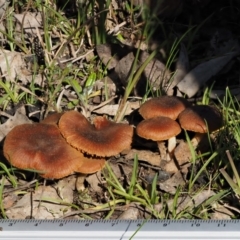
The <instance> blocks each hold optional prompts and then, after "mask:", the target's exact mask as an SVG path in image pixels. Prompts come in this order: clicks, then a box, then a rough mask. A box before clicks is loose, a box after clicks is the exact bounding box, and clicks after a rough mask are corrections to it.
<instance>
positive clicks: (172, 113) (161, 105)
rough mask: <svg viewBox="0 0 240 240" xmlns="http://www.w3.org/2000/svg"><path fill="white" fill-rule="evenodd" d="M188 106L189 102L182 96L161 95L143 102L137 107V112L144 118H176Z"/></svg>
mask: <svg viewBox="0 0 240 240" xmlns="http://www.w3.org/2000/svg"><path fill="white" fill-rule="evenodd" d="M189 106H190V103H189V102H188V101H187V100H186V99H184V98H181V97H175V96H161V97H157V98H152V99H150V100H148V101H146V102H145V103H143V104H142V105H141V107H140V108H139V113H140V114H141V116H142V117H143V118H144V119H149V118H153V117H159V116H163V117H169V118H171V119H173V120H176V119H177V117H178V115H179V114H180V113H181V112H182V111H183V110H184V109H185V108H186V107H189Z"/></svg>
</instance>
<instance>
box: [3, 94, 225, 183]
mask: <svg viewBox="0 0 240 240" xmlns="http://www.w3.org/2000/svg"><path fill="white" fill-rule="evenodd" d="M139 113H140V114H141V116H142V117H143V119H144V120H142V121H141V122H140V123H139V124H138V125H137V126H136V134H137V135H138V136H140V137H142V138H145V139H150V140H153V141H156V142H157V143H158V147H159V152H160V155H161V158H166V159H168V158H170V159H171V155H172V153H173V151H174V149H175V147H176V136H177V135H178V134H179V133H180V132H181V131H182V129H184V130H187V131H192V132H196V135H195V137H194V138H193V139H192V141H193V145H195V146H196V145H197V142H199V140H200V138H201V136H202V135H203V134H206V133H208V132H212V131H215V130H217V129H219V128H220V127H221V126H222V116H221V114H220V112H219V111H218V110H217V109H216V108H214V107H210V106H206V105H195V106H192V105H191V104H190V103H189V102H188V101H187V100H185V99H184V98H181V97H174V96H161V97H157V98H152V99H150V100H148V101H146V102H145V103H144V104H142V106H141V107H140V108H139ZM133 135H134V131H133V126H131V125H129V124H123V123H115V122H112V121H110V120H108V119H107V118H106V117H105V116H97V117H95V118H94V120H93V124H91V123H90V122H89V121H88V120H87V119H86V118H85V117H84V116H83V115H82V114H81V113H79V112H77V111H68V112H65V113H63V114H62V113H55V114H52V115H49V116H48V117H47V118H45V119H44V120H43V121H41V122H40V123H33V124H22V125H19V126H16V127H15V128H13V129H12V130H11V131H10V132H9V134H8V135H7V136H6V138H5V141H4V146H3V153H4V156H5V158H6V159H7V160H8V161H9V162H10V163H11V164H12V165H13V166H15V167H17V168H21V169H34V170H37V171H38V172H39V174H40V175H41V176H42V177H44V178H55V179H59V178H63V177H65V176H67V175H70V174H72V173H74V172H80V173H85V174H90V173H94V172H97V171H98V170H100V169H102V168H103V167H104V165H105V161H106V158H107V157H110V156H114V155H117V154H119V153H121V152H122V151H123V150H125V149H130V148H131V145H132V141H133V138H134V136H133ZM166 140H168V146H167V155H166V156H164V152H166V151H165V150H166V149H165V141H166Z"/></svg>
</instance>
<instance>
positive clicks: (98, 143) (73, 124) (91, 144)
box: [58, 111, 133, 157]
mask: <svg viewBox="0 0 240 240" xmlns="http://www.w3.org/2000/svg"><path fill="white" fill-rule="evenodd" d="M58 125H59V129H60V131H61V133H62V135H63V136H64V138H65V139H66V141H67V142H68V143H69V144H70V145H72V146H73V147H75V148H77V149H78V150H81V151H83V152H85V153H87V154H89V155H96V156H100V157H110V156H114V155H116V154H119V153H120V152H121V151H123V150H125V149H128V148H130V146H131V143H132V136H133V127H132V126H130V125H128V124H123V123H115V122H111V121H109V120H108V119H107V118H106V117H97V118H95V120H94V125H92V124H91V123H90V122H89V121H88V120H87V119H86V118H85V117H84V116H83V115H82V114H81V113H79V112H76V111H69V112H66V113H65V114H63V116H62V117H61V118H60V120H59V124H58Z"/></svg>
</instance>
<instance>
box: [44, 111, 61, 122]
mask: <svg viewBox="0 0 240 240" xmlns="http://www.w3.org/2000/svg"><path fill="white" fill-rule="evenodd" d="M62 115H63V113H58V112H54V113H49V114H48V115H47V117H46V118H44V119H43V120H42V121H41V122H40V123H45V124H57V123H58V121H59V119H60V117H61V116H62Z"/></svg>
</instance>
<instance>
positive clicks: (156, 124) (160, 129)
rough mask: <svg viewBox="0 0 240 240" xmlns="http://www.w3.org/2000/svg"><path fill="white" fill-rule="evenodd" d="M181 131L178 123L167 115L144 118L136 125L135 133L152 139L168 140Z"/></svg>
mask: <svg viewBox="0 0 240 240" xmlns="http://www.w3.org/2000/svg"><path fill="white" fill-rule="evenodd" d="M180 132H181V128H180V126H179V124H178V123H177V122H176V121H174V120H172V119H171V118H168V117H155V118H151V119H146V120H143V121H142V122H140V123H139V124H138V125H137V128H136V133H137V134H138V135H139V136H140V137H142V138H145V139H150V140H153V141H164V140H168V139H170V138H172V137H174V136H176V135H178V134H179V133H180Z"/></svg>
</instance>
